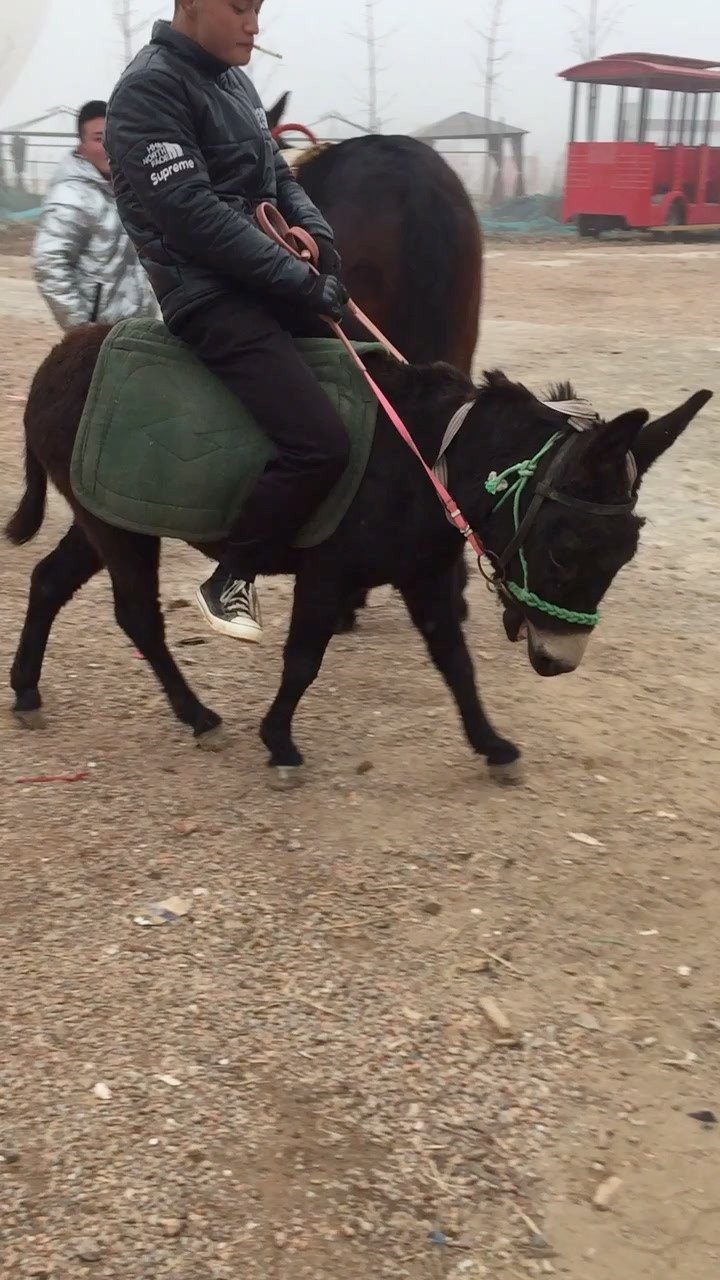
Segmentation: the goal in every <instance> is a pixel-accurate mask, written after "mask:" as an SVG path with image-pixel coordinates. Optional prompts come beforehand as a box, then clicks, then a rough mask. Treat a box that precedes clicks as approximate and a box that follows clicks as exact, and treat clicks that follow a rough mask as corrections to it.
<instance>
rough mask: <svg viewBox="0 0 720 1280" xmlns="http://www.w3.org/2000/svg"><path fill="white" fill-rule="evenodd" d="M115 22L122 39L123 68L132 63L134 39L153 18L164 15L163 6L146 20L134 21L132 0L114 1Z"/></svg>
mask: <svg viewBox="0 0 720 1280" xmlns="http://www.w3.org/2000/svg"><path fill="white" fill-rule="evenodd" d="M113 13H114V17H115V21H116V23H117V25H118V27H119V28H120V37H121V39H122V59H123V67H126V66H127V65H128V63H129V62H132V59H133V56H134V54H135V41H136V37H137V36H139V35H140V33H141V32H142V31H144V30H145V28H146V27H147V26H149V24H150V23H151V22H153V21H154V19H155V18H159V17H160V16H161V15H162V14H163V13H165V5H161V7H160V8H159V9H156V10H155V12H154V13H151V14H149V15H148V16H147V17H146V18H141V19H139V20H137V21H136V19H135V14H134V10H133V6H132V0H114V9H113Z"/></svg>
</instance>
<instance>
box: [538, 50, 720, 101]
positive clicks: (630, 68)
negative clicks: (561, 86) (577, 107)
mask: <svg viewBox="0 0 720 1280" xmlns="http://www.w3.org/2000/svg"><path fill="white" fill-rule="evenodd" d="M560 78H561V79H562V80H573V81H575V82H578V81H579V82H581V83H583V84H612V85H620V86H626V87H628V88H638V89H669V90H671V91H673V90H674V91H675V92H677V93H717V92H718V91H720V61H719V60H718V59H717V58H715V59H714V60H713V61H710V60H709V59H706V58H678V57H674V56H673V55H671V54H666V53H611V54H606V55H605V56H604V57H603V58H596V59H595V60H594V61H593V62H582V63H580V65H579V66H577V67H569V68H568V70H567V71H561V72H560Z"/></svg>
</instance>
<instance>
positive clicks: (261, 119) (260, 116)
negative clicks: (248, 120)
mask: <svg viewBox="0 0 720 1280" xmlns="http://www.w3.org/2000/svg"><path fill="white" fill-rule="evenodd" d="M255 115H256V118H257V122H258V124H259V125H260V128H261V129H266V130H267V131H268V132H269V130H270V125H269V123H268V118H267V116H266V114H265V111H264V110H263V108H262V107H255Z"/></svg>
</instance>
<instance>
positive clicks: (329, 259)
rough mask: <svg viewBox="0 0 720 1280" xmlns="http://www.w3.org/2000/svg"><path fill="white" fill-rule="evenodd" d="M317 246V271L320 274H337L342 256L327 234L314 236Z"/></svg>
mask: <svg viewBox="0 0 720 1280" xmlns="http://www.w3.org/2000/svg"><path fill="white" fill-rule="evenodd" d="M315 243H316V245H317V247H318V264H317V266H318V271H319V272H320V274H321V275H322V276H339V275H340V274H341V272H342V258H341V257H340V254H339V253H338V251H337V249H336V248H335V244H334V242H333V241H332V240H328V238H327V236H315Z"/></svg>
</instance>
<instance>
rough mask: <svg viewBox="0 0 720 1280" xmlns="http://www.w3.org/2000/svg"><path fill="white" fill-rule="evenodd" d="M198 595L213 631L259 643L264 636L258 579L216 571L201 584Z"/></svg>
mask: <svg viewBox="0 0 720 1280" xmlns="http://www.w3.org/2000/svg"><path fill="white" fill-rule="evenodd" d="M195 599H196V600H197V603H198V605H199V606H200V611H201V613H202V615H203V617H204V618H205V621H206V622H208V623H209V624H210V626H211V627H212V629H213V631H218V632H219V633H220V635H223V636H232V637H233V639H234V640H244V641H245V642H246V643H248V644H259V643H260V641H261V640H262V620H261V617H260V603H259V601H258V597H257V591H256V590H255V583H254V582H243V581H242V580H241V579H239V578H230V577H227V578H223V577H221V576H220V574H218V573H217V572H216V573H214V574H213V576H212V578H208V580H207V582H203V584H202V586H201V587H198V589H197V591H196V592H195Z"/></svg>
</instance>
